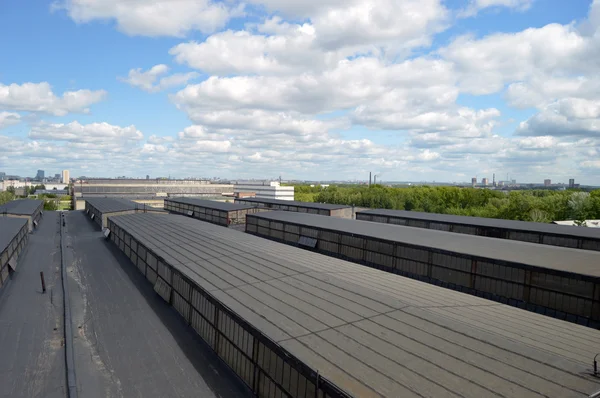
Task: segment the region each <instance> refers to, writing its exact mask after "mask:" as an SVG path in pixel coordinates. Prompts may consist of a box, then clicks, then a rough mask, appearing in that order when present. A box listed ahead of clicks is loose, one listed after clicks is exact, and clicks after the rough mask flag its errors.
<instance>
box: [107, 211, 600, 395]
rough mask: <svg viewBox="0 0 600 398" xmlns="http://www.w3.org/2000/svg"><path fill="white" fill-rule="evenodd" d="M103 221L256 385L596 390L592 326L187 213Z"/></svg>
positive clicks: (369, 390)
mask: <svg viewBox="0 0 600 398" xmlns="http://www.w3.org/2000/svg"><path fill="white" fill-rule="evenodd" d="M108 222H109V228H110V230H111V234H110V235H109V238H110V239H111V240H112V241H113V242H114V243H115V245H117V246H118V247H119V249H120V250H121V251H123V252H124V253H125V255H126V256H127V257H129V258H130V259H131V261H132V263H133V264H134V265H135V266H136V267H137V268H138V269H139V270H140V271H141V272H142V273H143V274H144V275H145V277H146V279H147V280H148V281H150V283H152V285H153V286H154V290H155V291H156V293H157V294H158V295H159V296H160V297H162V298H163V299H164V300H165V301H166V302H168V303H169V304H170V305H172V306H173V307H174V308H175V309H176V310H177V311H178V312H179V313H180V314H181V316H182V317H183V318H184V319H185V320H186V321H187V322H188V323H189V324H190V326H191V327H192V328H193V329H194V330H195V331H196V332H197V333H198V334H199V335H200V336H201V337H202V339H204V341H205V342H206V343H207V344H208V345H209V346H210V347H211V348H212V349H213V350H215V352H216V353H217V354H218V355H219V356H220V357H221V358H222V359H223V361H224V362H225V363H227V364H228V365H229V366H230V367H231V368H232V369H233V370H234V371H235V372H236V373H237V374H238V376H239V377H240V378H241V379H242V380H243V381H244V382H245V383H246V384H247V385H248V386H249V388H251V389H252V391H253V392H254V393H255V394H256V395H257V396H259V397H280V396H286V397H302V398H313V397H315V396H318V397H323V398H326V397H330V398H333V397H345V396H356V397H366V396H389V397H418V396H420V397H423V396H462V397H465V398H479V397H486V396H493V395H494V396H495V395H498V396H506V397H524V396H552V397H576V396H582V395H586V394H590V393H592V392H594V391H595V390H597V389H598V386H599V382H598V379H596V378H594V377H593V376H591V375H590V370H591V356H590V353H591V352H594V351H595V350H596V349H597V344H598V342H599V341H600V331H598V330H594V329H590V328H586V327H583V326H580V325H575V324H571V323H567V322H563V321H560V320H557V319H553V318H549V317H545V316H543V315H539V314H534V313H529V312H524V311H521V310H519V309H517V308H513V307H510V306H506V305H503V304H499V303H495V302H491V301H488V300H485V299H482V298H479V297H473V296H470V295H465V294H462V293H459V292H455V291H452V290H447V289H441V288H439V287H437V286H433V285H430V284H426V283H421V282H418V281H414V280H412V279H409V278H404V277H401V276H398V275H392V274H384V273H382V272H380V271H378V270H375V269H371V268H368V267H363V266H361V265H357V264H353V263H351V262H347V261H343V260H340V259H336V258H331V257H327V256H323V255H320V254H317V253H312V252H309V251H305V250H301V249H298V248H295V247H290V246H286V245H282V244H279V243H276V242H272V241H269V240H264V239H261V238H258V237H255V236H251V235H249V234H244V233H241V232H239V231H235V230H231V229H227V228H222V227H219V226H216V225H213V224H209V223H204V222H198V221H196V220H191V219H190V218H187V217H182V216H176V215H159V214H141V213H138V214H128V215H122V216H116V217H111V218H110V219H109V221H108ZM558 364H560V365H558ZM336 386H337V387H336Z"/></svg>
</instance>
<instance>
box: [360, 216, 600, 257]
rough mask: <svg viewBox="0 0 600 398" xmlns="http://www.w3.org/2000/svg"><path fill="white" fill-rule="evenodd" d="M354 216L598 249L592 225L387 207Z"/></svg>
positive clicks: (596, 232)
mask: <svg viewBox="0 0 600 398" xmlns="http://www.w3.org/2000/svg"><path fill="white" fill-rule="evenodd" d="M356 219H357V220H364V221H374V222H379V223H387V224H395V225H405V226H408V227H417V228H428V229H436V230H440V231H448V232H456V233H461V234H468V235H480V236H487V237H490V238H500V239H510V240H520V241H523V242H531V243H540V244H544V245H552V246H563V247H572V248H577V249H585V250H596V251H600V230H598V229H593V228H576V227H571V226H565V225H553V224H545V223H534V222H527V221H515V220H500V219H495V218H482V217H466V216H454V215H451V214H435V213H423V212H417V211H405V210H387V209H376V210H364V211H357V212H356Z"/></svg>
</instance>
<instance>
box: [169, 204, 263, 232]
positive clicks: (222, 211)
mask: <svg viewBox="0 0 600 398" xmlns="http://www.w3.org/2000/svg"><path fill="white" fill-rule="evenodd" d="M165 210H167V211H170V212H171V213H177V214H183V215H187V216H190V217H193V218H197V219H199V220H202V221H208V222H211V223H213V224H218V225H222V226H225V227H228V226H234V227H235V226H241V228H242V229H243V226H244V224H245V223H246V214H252V213H258V212H260V211H267V210H268V209H263V208H258V207H253V206H249V205H243V204H239V203H226V202H217V201H214V200H203V199H197V198H168V199H167V198H165Z"/></svg>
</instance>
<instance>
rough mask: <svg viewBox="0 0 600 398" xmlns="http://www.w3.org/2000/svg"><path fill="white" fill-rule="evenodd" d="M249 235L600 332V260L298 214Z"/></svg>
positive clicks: (252, 228)
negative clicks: (574, 323)
mask: <svg viewBox="0 0 600 398" xmlns="http://www.w3.org/2000/svg"><path fill="white" fill-rule="evenodd" d="M246 232H248V233H251V234H255V235H258V236H261V237H265V238H270V239H274V240H277V241H280V242H284V243H287V244H290V245H294V246H300V247H303V248H307V249H310V250H316V251H318V252H322V253H325V254H328V255H331V256H334V257H340V258H344V259H347V260H350V261H354V262H357V263H360V264H364V265H367V266H370V267H375V268H378V269H381V270H384V271H387V272H391V273H396V274H400V275H404V276H408V277H411V278H414V279H418V280H421V281H426V282H428V283H432V284H436V285H441V286H444V287H448V288H452V289H456V290H459V291H462V292H465V293H469V294H472V295H478V296H482V297H485V298H488V299H490V300H494V301H498V302H502V303H508V304H511V305H514V306H517V307H520V308H523V309H528V310H530V311H535V312H540V313H543V314H547V315H549V316H556V317H559V318H561V319H566V320H568V321H571V322H576V323H582V324H585V325H591V326H594V327H599V326H600V296H598V294H597V292H598V291H600V269H599V268H598V267H597V264H600V253H599V252H596V251H589V250H578V249H570V248H563V247H554V246H545V247H543V248H542V247H540V245H537V244H533V243H526V242H515V241H511V240H504V239H493V238H485V237H481V236H471V235H464V234H455V233H451V232H444V231H434V230H429V229H423V228H411V227H404V226H398V225H388V224H379V223H374V222H368V221H360V220H347V219H342V218H336V217H321V216H315V215H311V214H300V213H291V212H282V211H281V212H276V211H273V212H266V213H259V214H252V215H248V216H247V217H246Z"/></svg>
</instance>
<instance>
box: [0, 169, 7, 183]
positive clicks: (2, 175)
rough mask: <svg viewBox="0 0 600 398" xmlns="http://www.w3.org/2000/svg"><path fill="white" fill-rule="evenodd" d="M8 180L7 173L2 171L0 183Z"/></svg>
mask: <svg viewBox="0 0 600 398" xmlns="http://www.w3.org/2000/svg"><path fill="white" fill-rule="evenodd" d="M5 179H6V173H5V172H3V171H0V181H4V180H5Z"/></svg>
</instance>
